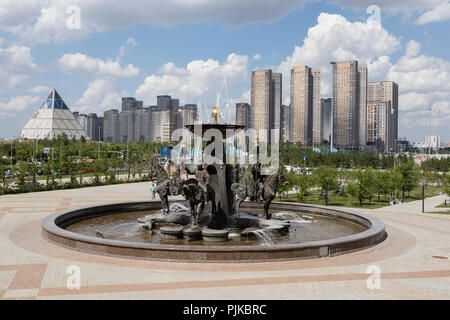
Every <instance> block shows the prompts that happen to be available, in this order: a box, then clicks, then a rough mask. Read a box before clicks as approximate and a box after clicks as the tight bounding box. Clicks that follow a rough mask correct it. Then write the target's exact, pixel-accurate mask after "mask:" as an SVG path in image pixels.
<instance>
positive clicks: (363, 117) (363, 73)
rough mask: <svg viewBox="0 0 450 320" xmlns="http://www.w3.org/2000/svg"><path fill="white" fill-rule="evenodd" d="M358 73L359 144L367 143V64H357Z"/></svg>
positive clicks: (361, 145)
mask: <svg viewBox="0 0 450 320" xmlns="http://www.w3.org/2000/svg"><path fill="white" fill-rule="evenodd" d="M358 75H359V146H360V147H362V148H364V146H365V145H366V143H367V65H365V64H360V65H358Z"/></svg>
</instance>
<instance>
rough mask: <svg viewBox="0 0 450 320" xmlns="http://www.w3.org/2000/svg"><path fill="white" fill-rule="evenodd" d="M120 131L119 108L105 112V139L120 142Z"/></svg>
mask: <svg viewBox="0 0 450 320" xmlns="http://www.w3.org/2000/svg"><path fill="white" fill-rule="evenodd" d="M119 131H120V113H119V110H117V109H112V110H108V111H105V112H104V113H103V141H106V142H118V141H119Z"/></svg>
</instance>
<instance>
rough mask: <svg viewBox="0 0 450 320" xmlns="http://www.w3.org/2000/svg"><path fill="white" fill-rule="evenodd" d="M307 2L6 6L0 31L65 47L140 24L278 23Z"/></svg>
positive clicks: (0, 11)
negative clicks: (75, 23) (76, 19)
mask: <svg viewBox="0 0 450 320" xmlns="http://www.w3.org/2000/svg"><path fill="white" fill-rule="evenodd" d="M306 2H308V0H284V1H282V2H280V1H279V0H247V1H245V2H243V1H241V0H220V1H217V0H196V1H184V0H183V1H182V0H166V1H141V0H128V1H126V2H121V1H107V0H96V1H93V0H77V1H73V0H42V1H39V0H20V1H17V0H2V1H0V30H4V31H7V32H10V33H12V34H14V35H18V36H20V37H22V38H24V39H26V40H29V41H33V42H49V41H57V42H60V41H66V40H68V39H77V38H80V37H83V36H85V35H87V34H89V33H91V32H102V31H105V30H108V29H111V28H121V27H128V26H131V25H135V24H147V25H154V26H163V27H170V26H175V25H178V24H184V23H218V24H225V25H228V26H236V25H243V24H249V23H256V22H272V21H274V20H276V19H278V18H281V17H283V16H284V15H286V14H287V13H289V12H291V11H292V10H296V9H299V8H301V7H302V6H303V4H304V3H306ZM72 5H76V6H78V7H79V8H80V13H81V28H80V29H79V30H73V29H69V28H68V27H67V20H68V19H69V18H70V17H71V16H72V13H70V12H69V13H68V12H67V9H68V8H69V7H70V6H72ZM255 8H258V10H255Z"/></svg>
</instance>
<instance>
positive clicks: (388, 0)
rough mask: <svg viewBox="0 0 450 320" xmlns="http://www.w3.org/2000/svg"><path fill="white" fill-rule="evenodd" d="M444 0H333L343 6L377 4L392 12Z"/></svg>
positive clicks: (412, 9)
mask: <svg viewBox="0 0 450 320" xmlns="http://www.w3.org/2000/svg"><path fill="white" fill-rule="evenodd" d="M441 1H442V0H395V1H392V0H377V1H373V0H333V2H334V3H337V4H339V5H341V6H343V7H347V8H356V9H365V8H367V7H369V6H371V5H377V6H379V7H380V9H381V10H387V11H390V12H399V11H416V10H424V9H429V8H433V7H434V6H435V5H437V4H438V3H440V2H441Z"/></svg>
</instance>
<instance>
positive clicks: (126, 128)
mask: <svg viewBox="0 0 450 320" xmlns="http://www.w3.org/2000/svg"><path fill="white" fill-rule="evenodd" d="M143 104H144V103H143V101H137V100H136V99H135V98H133V97H127V98H122V112H121V113H120V130H119V139H120V140H119V141H120V142H129V141H137V137H136V119H137V118H136V115H137V111H138V110H142V109H143V108H144V106H143Z"/></svg>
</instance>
